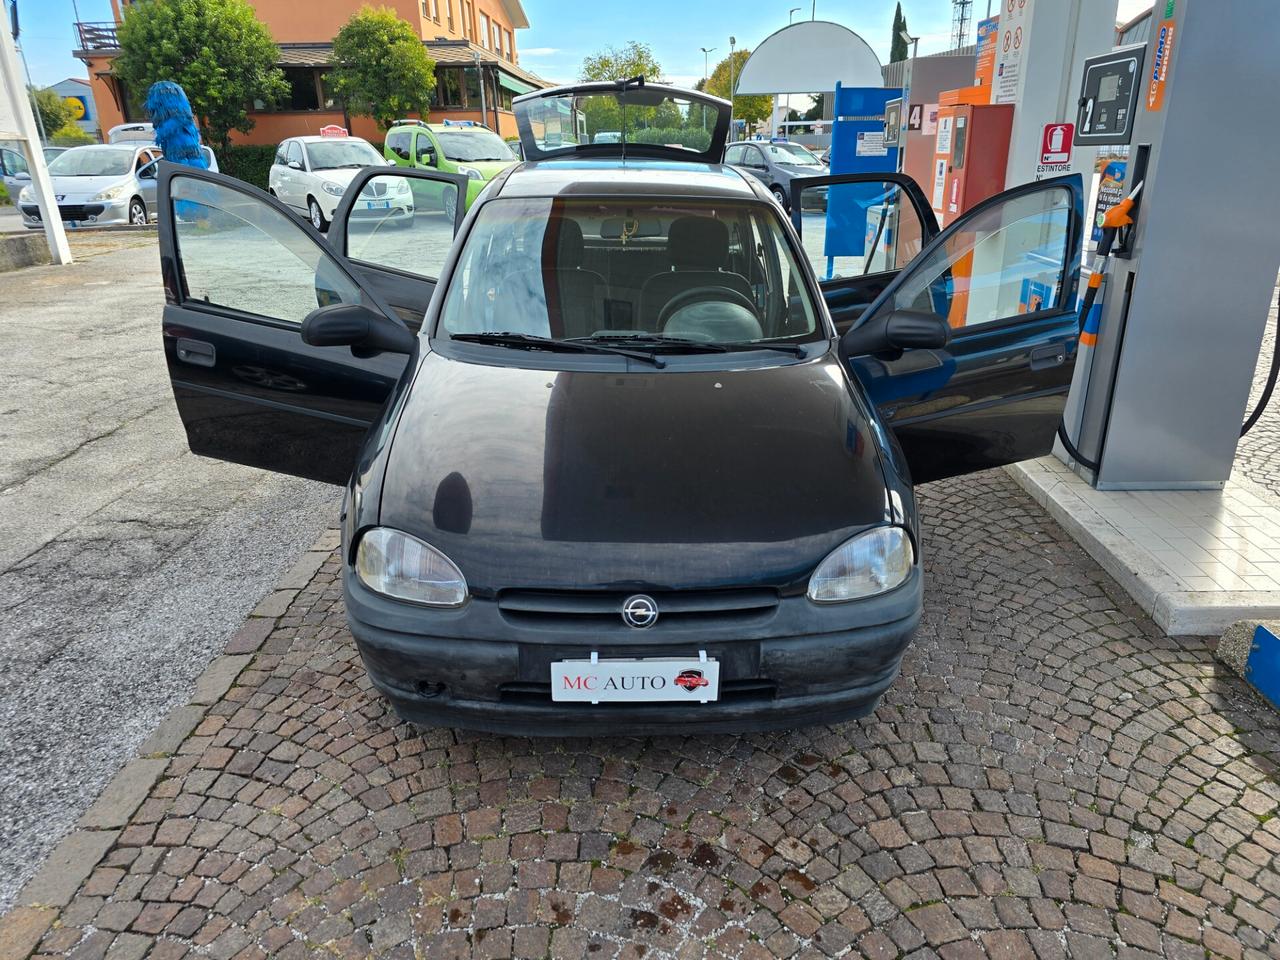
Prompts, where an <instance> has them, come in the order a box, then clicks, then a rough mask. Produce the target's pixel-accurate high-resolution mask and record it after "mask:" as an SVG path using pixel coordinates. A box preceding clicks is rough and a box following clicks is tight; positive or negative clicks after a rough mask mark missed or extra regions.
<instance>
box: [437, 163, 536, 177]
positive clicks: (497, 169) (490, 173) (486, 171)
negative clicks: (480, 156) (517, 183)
mask: <svg viewBox="0 0 1280 960" xmlns="http://www.w3.org/2000/svg"><path fill="white" fill-rule="evenodd" d="M519 162H520V161H518V160H454V161H453V163H454V164H455V165H461V166H464V167H475V168H476V169H477V170H479V171H480V176H482V177H484V179H485V180H486V181H487V180H492V179H493V178H494V177H496V176H497V175H498V174H500V173H501V172H502V171H503V170H505V169H507V167H514V166H515V165H516V164H517V163H519Z"/></svg>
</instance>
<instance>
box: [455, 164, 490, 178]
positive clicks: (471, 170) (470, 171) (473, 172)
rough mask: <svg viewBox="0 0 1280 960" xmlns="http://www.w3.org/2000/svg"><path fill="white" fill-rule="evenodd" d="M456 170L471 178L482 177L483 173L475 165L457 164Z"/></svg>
mask: <svg viewBox="0 0 1280 960" xmlns="http://www.w3.org/2000/svg"><path fill="white" fill-rule="evenodd" d="M458 172H459V173H465V174H466V175H467V176H468V177H470V178H471V179H472V180H483V179H484V174H483V173H481V172H480V171H479V170H477V169H476V168H475V167H465V166H463V165H462V164H458Z"/></svg>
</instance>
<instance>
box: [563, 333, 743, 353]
mask: <svg viewBox="0 0 1280 960" xmlns="http://www.w3.org/2000/svg"><path fill="white" fill-rule="evenodd" d="M570 342H573V343H625V344H627V345H628V346H633V347H679V348H680V349H682V350H687V351H689V352H692V353H727V352H728V350H729V348H728V347H726V346H725V345H724V344H721V343H716V342H715V341H712V340H693V339H690V338H689V337H664V336H662V335H661V334H657V333H602V334H597V335H596V336H593V337H573V338H571V341H570Z"/></svg>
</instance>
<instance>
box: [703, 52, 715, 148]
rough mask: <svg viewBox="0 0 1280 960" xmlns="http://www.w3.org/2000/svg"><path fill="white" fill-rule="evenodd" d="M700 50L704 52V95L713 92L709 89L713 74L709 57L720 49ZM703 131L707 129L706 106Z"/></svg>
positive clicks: (704, 108)
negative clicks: (710, 71)
mask: <svg viewBox="0 0 1280 960" xmlns="http://www.w3.org/2000/svg"><path fill="white" fill-rule="evenodd" d="M700 49H701V50H702V90H703V92H704V93H710V92H711V91H710V90H708V89H707V87H709V86H710V85H711V74H710V73H709V72H708V70H709V69H710V68H709V63H710V61H709V60H708V57H710V55H711V54H713V53H715V52H716V50H717V49H719V48H718V47H701V48H700ZM702 129H703V130H705V129H707V108H706V107H705V106H704V107H703V108H702Z"/></svg>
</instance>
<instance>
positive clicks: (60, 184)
mask: <svg viewBox="0 0 1280 960" xmlns="http://www.w3.org/2000/svg"><path fill="white" fill-rule="evenodd" d="M49 179H50V180H51V181H52V184H53V195H54V196H55V197H57V196H60V197H62V198H63V199H62V200H60V201H58V202H59V203H80V202H81V201H84V200H88V199H90V198H91V197H96V196H97V195H98V194H100V193H101V192H102V191H103V190H106V189H108V188H110V187H114V186H115V185H116V184H117V183H125V182H127V181H128V180H129V179H130V178H129V177H128V176H113V177H50V178H49Z"/></svg>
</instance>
